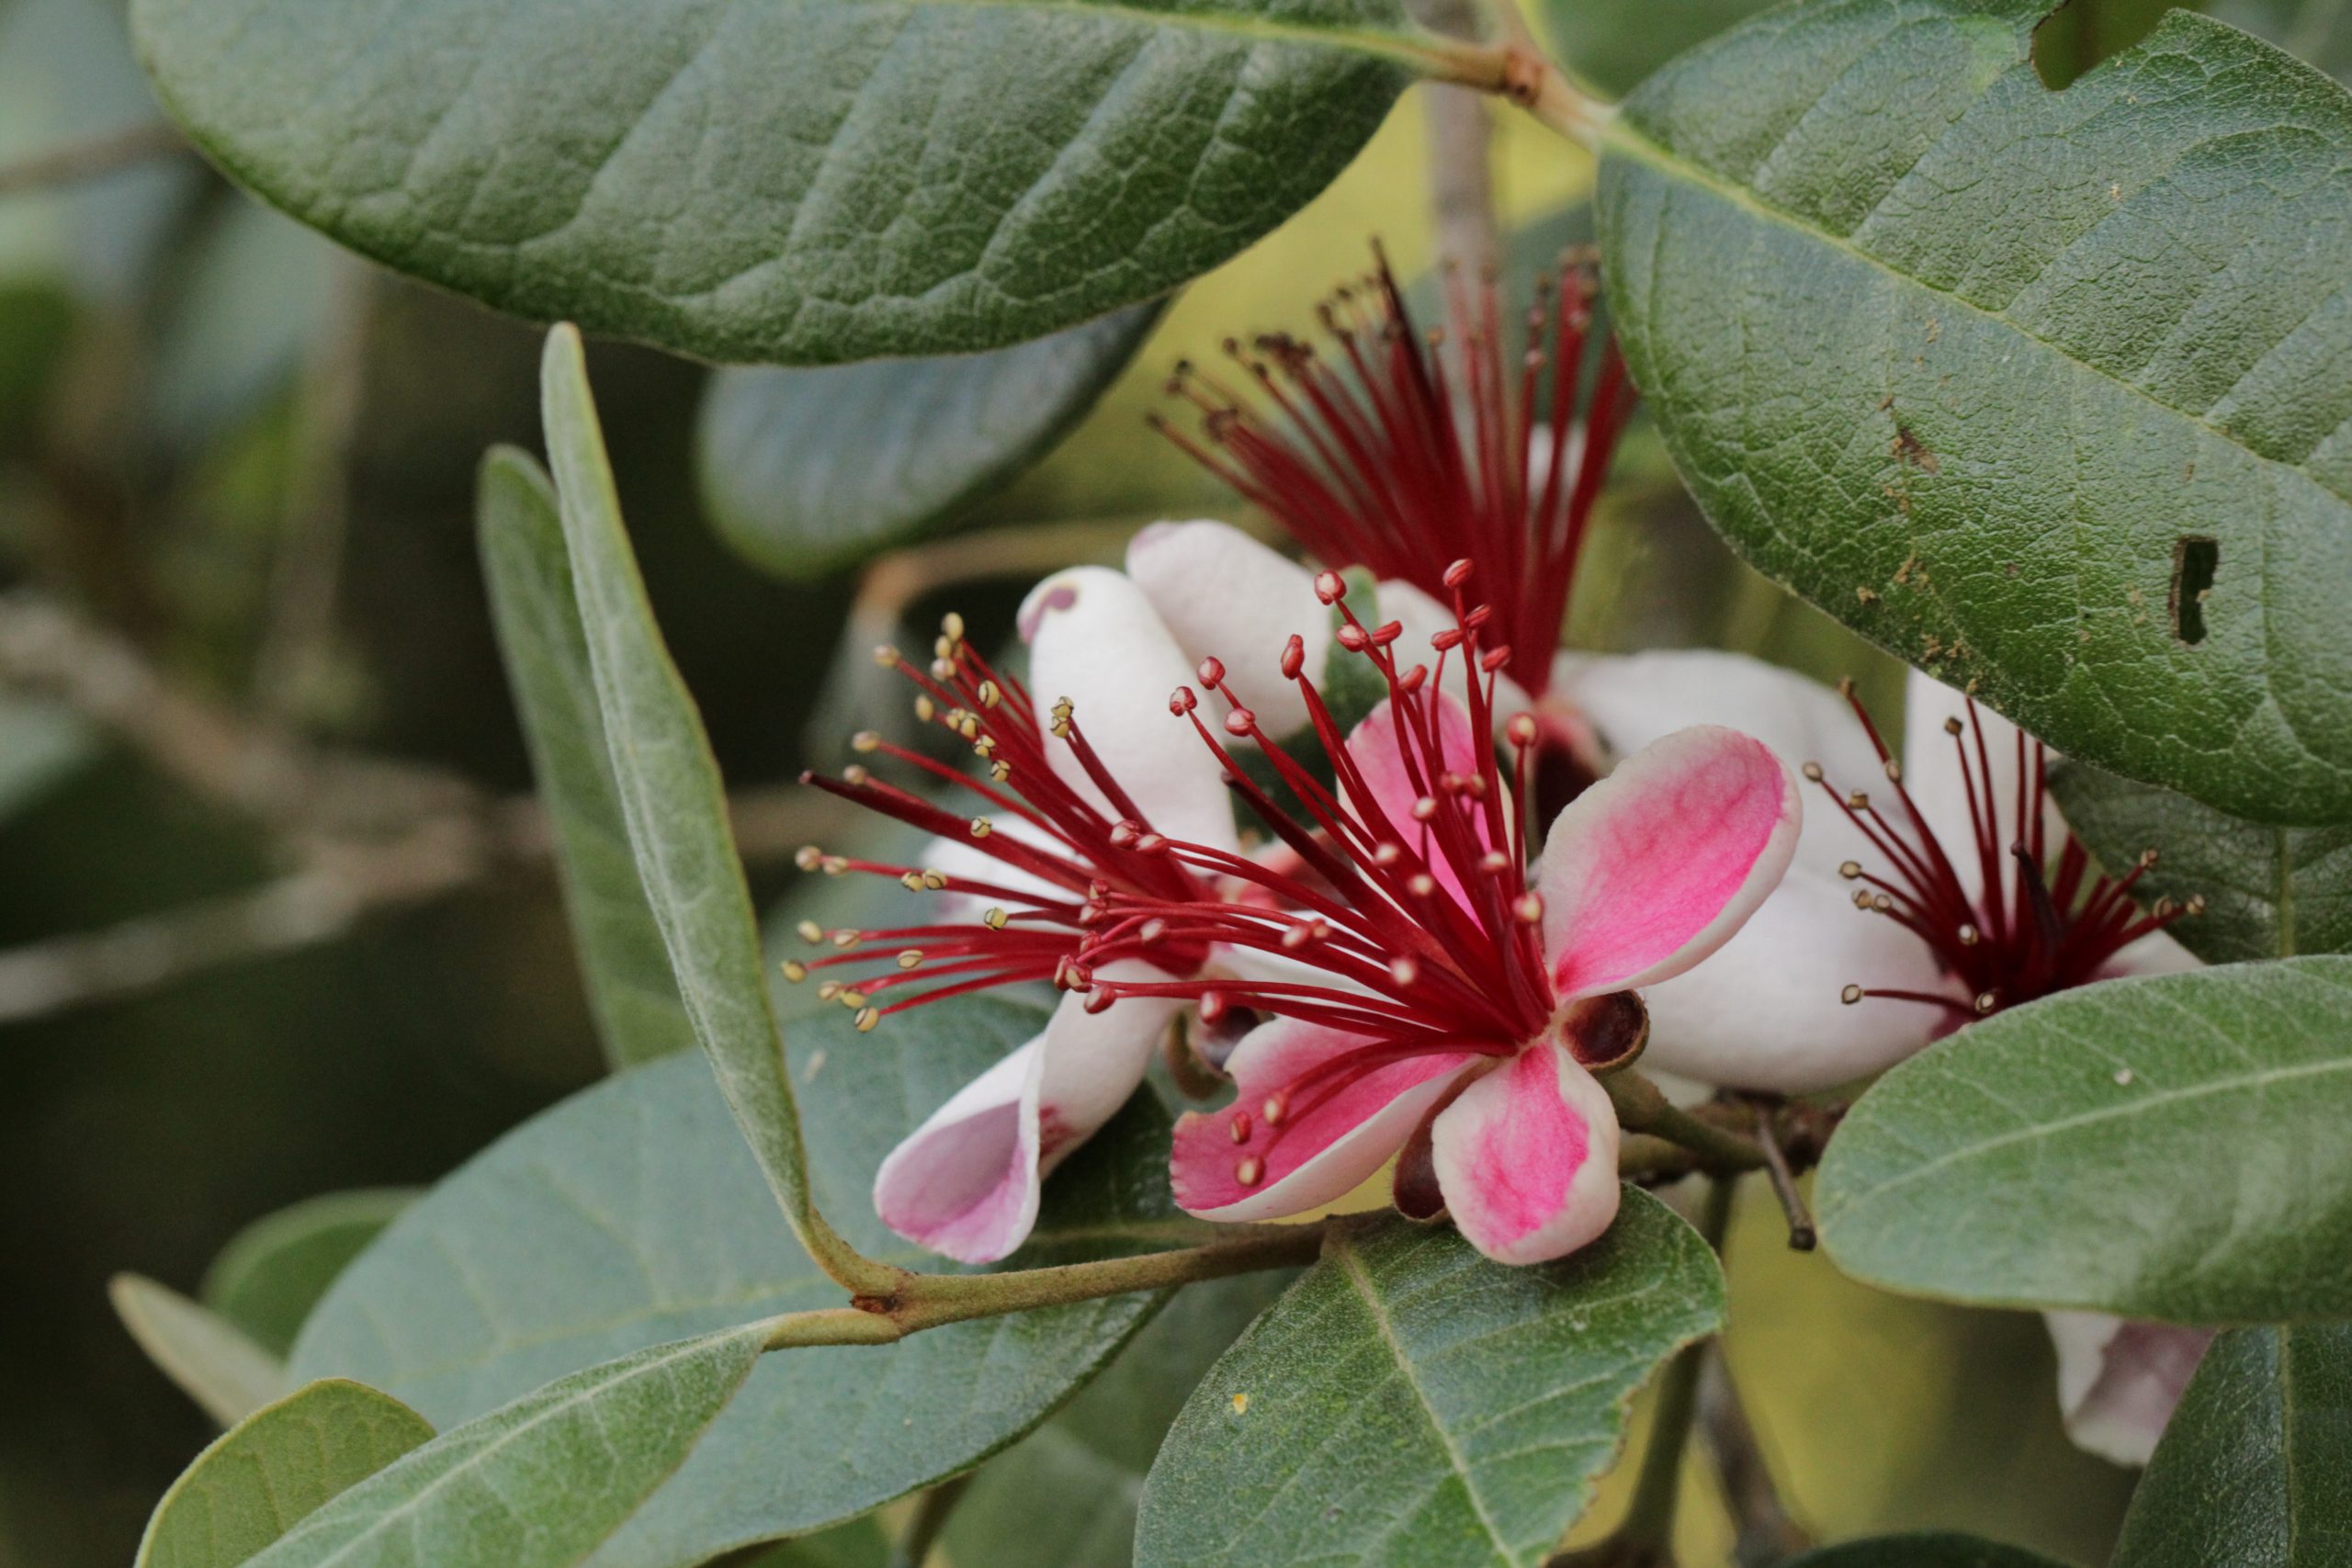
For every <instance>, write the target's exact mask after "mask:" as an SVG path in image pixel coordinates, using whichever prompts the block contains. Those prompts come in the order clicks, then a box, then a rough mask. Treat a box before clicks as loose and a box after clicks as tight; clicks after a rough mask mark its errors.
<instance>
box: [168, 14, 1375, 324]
mask: <svg viewBox="0 0 2352 1568" xmlns="http://www.w3.org/2000/svg"><path fill="white" fill-rule="evenodd" d="M133 25H134V28H135V30H136V32H137V35H138V39H139V45H140V49H141V54H142V55H143V57H144V59H145V61H146V62H147V66H148V69H149V71H150V73H152V74H153V78H154V81H155V85H156V89H157V92H158V95H159V96H161V97H162V99H163V101H164V107H166V108H168V109H169V110H170V111H171V112H172V113H173V115H174V116H175V118H177V119H178V120H179V121H180V123H181V124H182V125H184V126H185V127H187V130H188V131H189V132H190V134H191V135H192V136H194V137H195V138H196V139H197V140H198V141H199V142H200V143H201V144H202V145H203V147H204V148H205V150H206V151H207V152H209V153H210V155H211V156H212V157H213V158H214V160H215V161H217V162H218V163H219V164H220V165H221V167H223V168H224V169H226V170H227V171H228V172H229V173H231V174H232V175H234V176H235V177H236V178H237V179H239V180H240V181H242V182H243V184H245V185H246V186H249V187H250V188H251V189H253V190H254V192H255V193H256V194H258V195H260V196H261V197H263V198H264V199H266V200H267V201H269V202H271V203H272V204H274V205H275V206H277V207H278V208H280V209H284V210H285V211H288V212H289V213H291V214H293V215H294V216H295V217H297V218H300V219H301V220H303V221H305V222H308V223H311V224H312V225H314V226H315V227H317V228H320V229H322V230H324V231H326V232H327V233H328V234H330V235H332V236H333V237H334V238H335V239H336V240H339V241H341V242H342V243H345V244H346V245H349V246H350V247H352V248H353V249H354V250H356V251H359V252H361V253H362V254H367V255H370V256H373V257H375V258H376V259H377V260H379V261H382V262H384V263H386V264H388V265H391V266H395V267H398V268H401V270H403V271H406V272H410V273H413V274H415V275H417V276H421V277H424V278H428V279H430V280H431V281H433V282H435V283H438V284H441V285H443V286H444V287H447V288H454V289H457V290H458V292H460V293H464V294H470V295H472V296H473V297H475V298H476V299H481V300H484V301H485V302H487V303H489V304H491V305H493V306H496V307H498V308H499V309H501V310H509V311H513V312H515V313H516V314H518V315H522V316H526V317H529V318H532V319H535V320H539V321H548V320H554V319H559V318H562V319H570V320H574V321H580V322H582V324H584V325H586V326H588V327H590V328H592V329H594V330H595V331H598V332H608V333H623V334H626V335H628V336H632V337H638V338H643V339H646V340H648V341H650V342H653V343H657V344H662V346H664V347H667V348H672V349H675V350H678V351H681V352H684V353H687V354H692V355H697V356H699V357H703V358H707V359H713V360H718V361H722V362H743V361H772V362H782V363H789V364H832V363H838V362H840V361H843V360H851V359H864V358H872V357H876V356H881V355H925V354H949V353H969V352H974V351H978V350H981V349H989V348H1000V347H1002V346H1004V345H1006V344H1012V343H1018V342H1021V341H1023V340H1024V339H1027V338H1033V337H1036V336H1039V335H1041V334H1043V333H1049V332H1053V331H1056V330H1058V329H1060V328H1062V327H1067V326H1070V325H1072V324H1074V323H1076V322H1079V321H1086V320H1088V319H1090V318H1091V317H1094V316H1097V315H1100V314H1102V313H1103V312H1104V311H1106V310H1114V309H1115V308H1117V307H1119V306H1123V305H1128V304H1132V303H1135V302H1136V301H1138V300H1143V299H1152V298H1154V297H1156V296H1158V295H1159V294H1162V293H1165V292H1166V291H1167V290H1168V289H1170V288H1173V287H1174V286H1176V285H1177V284H1180V283H1182V282H1183V281H1184V280H1185V279H1187V278H1189V277H1192V276H1194V275H1196V274H1198V273H1201V272H1204V271H1206V270H1207V269H1208V268H1210V267H1212V266H1215V265H1216V264H1218V263H1219V262H1222V261H1224V260H1225V259H1226V258H1227V257H1228V256H1231V255H1233V254H1236V253H1237V252H1238V251H1240V250H1241V249H1242V248H1243V247H1244V246H1246V245H1248V244H1249V243H1250V242H1251V241H1252V240H1255V239H1256V238H1258V236H1260V235H1261V234H1263V233H1264V232H1266V231H1268V230H1270V229H1272V227H1273V226H1274V225H1275V224H1276V223H1278V222H1280V221H1281V220H1283V219H1284V218H1286V217H1288V216H1289V215H1290V214H1291V213H1292V212H1293V211H1295V209H1298V208H1299V207H1300V206H1302V205H1304V204H1305V203H1306V201H1307V200H1308V198H1310V197H1313V196H1314V195H1315V194H1316V193H1317V192H1318V191H1320V190H1321V189H1322V188H1323V187H1324V186H1325V185H1327V184H1328V183H1329V181H1330V180H1331V178H1332V176H1333V175H1337V174H1338V173H1339V172H1340V169H1341V168H1342V167H1343V166H1345V164H1347V162H1348V160H1349V159H1351V157H1353V156H1354V155H1355V152H1356V151H1357V150H1358V149H1359V148H1361V147H1362V146H1363V143H1364V141H1365V140H1366V139H1367V138H1369V137H1370V136H1371V134H1372V132H1373V130H1374V129H1375V128H1376V127H1377V126H1378V125H1379V123H1380V121H1381V118H1382V117H1383V116H1384V115H1385V113H1386V112H1387V110H1388V107H1389V106H1390V104H1391V103H1392V102H1393V101H1394V100H1395V98H1396V96H1397V93H1398V92H1399V91H1400V90H1401V89H1402V87H1403V85H1404V84H1405V82H1406V81H1407V79H1408V66H1409V64H1410V63H1411V62H1415V61H1417V60H1418V59H1419V55H1418V52H1417V49H1416V45H1415V44H1414V43H1413V41H1412V39H1411V37H1410V34H1409V30H1408V28H1407V26H1406V24H1405V23H1404V20H1403V17H1402V14H1401V12H1400V11H1399V10H1398V8H1397V5H1396V4H1395V0H1145V3H1142V4H1133V3H1129V4H1111V3H1106V0H984V3H981V4H972V3H970V0H790V3H788V4H766V5H757V6H735V5H729V4H726V3H724V0H638V3H635V4H629V5H582V4H577V3H575V0H400V3H398V4H393V3H389V0H139V3H138V4H137V5H136V6H134V7H133Z"/></svg>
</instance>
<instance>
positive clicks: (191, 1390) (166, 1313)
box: [107, 1274, 291, 1427]
mask: <svg viewBox="0 0 2352 1568" xmlns="http://www.w3.org/2000/svg"><path fill="white" fill-rule="evenodd" d="M107 1295H108V1296H110V1297H111V1298H112V1299H113V1301H114V1310H115V1314H116V1315H117V1316H118V1317H119V1318H121V1319H122V1325H123V1327H125V1328H127V1329H129V1330H130V1337H132V1338H133V1339H135V1340H137V1341H138V1342H139V1348H141V1350H144V1351H146V1352H147V1359H149V1360H151V1361H153V1362H154V1363H155V1365H156V1366H157V1367H158V1368H160V1369H161V1370H162V1371H163V1373H164V1376H165V1377H167V1378H169V1379H171V1380H172V1381H173V1382H175V1383H177V1384H179V1386H180V1391H181V1392H182V1393H186V1394H187V1396H188V1397H189V1398H190V1399H193V1400H194V1401H196V1403H197V1404H198V1405H199V1406H201V1407H202V1408H203V1410H204V1413H205V1414H206V1415H208V1416H211V1417H212V1418H213V1419H214V1420H215V1421H218V1422H220V1425H222V1426H223V1427H233V1426H235V1425H236V1424H237V1423H238V1422H240V1421H242V1420H243V1419H244V1418H245V1417H246V1416H250V1415H252V1414H253V1413H254V1411H256V1410H259V1409H260V1408H261V1407H262V1406H263V1405H265V1404H269V1403H270V1402H272V1401H273V1400H276V1399H278V1398H280V1397H282V1396H283V1395H284V1394H285V1393H286V1391H287V1390H288V1388H289V1387H290V1386H291V1384H289V1383H288V1381H287V1377H286V1369H285V1368H284V1367H283V1366H281V1365H279V1363H278V1360H277V1357H275V1356H272V1355H271V1354H270V1353H269V1352H268V1351H266V1350H265V1349H263V1348H261V1347H260V1346H259V1345H256V1344H255V1343H254V1341H253V1339H252V1338H251V1337H249V1336H248V1335H247V1334H246V1333H245V1332H244V1330H243V1329H241V1328H239V1327H238V1326H237V1325H235V1324H233V1323H231V1322H230V1321H229V1320H228V1319H226V1318H224V1317H221V1316H220V1315H219V1314H215V1313H213V1312H212V1311H211V1310H209V1308H206V1307H201V1306H198V1304H197V1303H194V1302H192V1301H190V1300H188V1299H187V1297H186V1296H184V1295H181V1294H180V1293H179V1292H177V1291H175V1290H172V1289H171V1288H170V1287H168V1286H165V1285H159V1284H157V1283H156V1282H155V1281H154V1280H150V1279H147V1278H145V1277H144V1276H142V1275H138V1274H118V1275H116V1276H115V1277H114V1280H113V1281H112V1283H110V1284H109V1285H108V1286H107Z"/></svg>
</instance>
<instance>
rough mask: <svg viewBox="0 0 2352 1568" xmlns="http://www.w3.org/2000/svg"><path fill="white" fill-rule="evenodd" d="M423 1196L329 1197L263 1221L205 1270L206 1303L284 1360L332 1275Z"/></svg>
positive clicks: (385, 1190)
mask: <svg viewBox="0 0 2352 1568" xmlns="http://www.w3.org/2000/svg"><path fill="white" fill-rule="evenodd" d="M421 1190H422V1189H420V1188H414V1187H369V1188H361V1189H357V1190H353V1191H349V1192H329V1193H325V1194H322V1196H320V1197H317V1198H311V1199H307V1200H305V1201H302V1202H300V1203H296V1204H293V1205H292V1206H290V1207H288V1208H284V1209H280V1210H278V1211H277V1213H274V1214H266V1215H264V1216H263V1217H262V1218H260V1219H258V1220H255V1221H254V1223H253V1224H249V1225H247V1226H246V1227H245V1228H244V1229H243V1230H241V1231H239V1232H238V1233H237V1234H236V1235H233V1236H232V1237H230V1238H229V1245H228V1246H226V1247H222V1248H221V1249H220V1255H219V1256H218V1257H216V1258H213V1260H212V1267H211V1268H209V1269H206V1270H205V1272H204V1290H203V1292H202V1294H203V1298H204V1304H205V1305H206V1306H208V1307H209V1308H210V1309H211V1310H212V1311H214V1312H216V1313H218V1314H220V1315H221V1316H222V1317H224V1318H226V1319H228V1320H229V1321H230V1322H231V1323H232V1324H234V1325H237V1326H238V1327H239V1328H241V1329H243V1330H244V1332H245V1333H246V1334H247V1335H248V1336H250V1337H252V1339H253V1341H254V1344H256V1345H258V1346H260V1347H261V1348H263V1349H265V1350H266V1351H268V1352H269V1353H270V1354H271V1355H273V1356H278V1357H283V1356H284V1355H285V1354H286V1353H287V1352H288V1351H289V1350H291V1349H292V1348H294V1337H295V1336H296V1335H297V1334H299V1333H300V1332H301V1328H302V1320H303V1319H305V1318H307V1317H309V1316H310V1315H311V1308H312V1307H315V1306H317V1305H318V1304H319V1298H320V1297H321V1296H323V1295H325V1294H326V1293H327V1287H328V1286H330V1285H332V1284H334V1281H335V1276H337V1275H339V1274H341V1273H342V1272H343V1270H344V1269H345V1267H347V1266H348V1265H349V1264H350V1262H351V1260H352V1259H353V1258H356V1257H358V1256H359V1254H360V1253H361V1251H363V1250H364V1249H365V1248H366V1247H367V1246H368V1243H369V1242H371V1241H373V1240H375V1239H376V1237H377V1235H379V1233H380V1232H381V1231H382V1230H383V1228H384V1227H385V1226H386V1225H388V1224H391V1222H392V1217H393V1216H394V1215H395V1214H398V1213H400V1212H401V1210H402V1209H405V1208H407V1207H408V1206H409V1205H410V1204H411V1203H413V1202H415V1201H416V1198H417V1194H418V1193H419V1192H420V1191H421Z"/></svg>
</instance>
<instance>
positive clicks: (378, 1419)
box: [132, 1379, 433, 1568]
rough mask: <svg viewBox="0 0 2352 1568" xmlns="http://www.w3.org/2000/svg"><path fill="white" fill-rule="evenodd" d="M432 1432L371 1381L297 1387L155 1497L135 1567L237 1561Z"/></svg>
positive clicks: (232, 1564)
mask: <svg viewBox="0 0 2352 1568" xmlns="http://www.w3.org/2000/svg"><path fill="white" fill-rule="evenodd" d="M432 1438H433V1428H432V1427H429V1426H427V1425H426V1424H425V1421H424V1417H423V1416H419V1415H418V1414H417V1413H416V1412H415V1411H413V1410H411V1409H410V1408H409V1407H408V1406H407V1405H405V1404H401V1402H400V1401H399V1400H397V1399H394V1398H392V1397H391V1396H390V1394H386V1393H378V1392H377V1391H376V1390H374V1389H372V1388H369V1387H368V1386H367V1385H366V1384H364V1383H356V1382H345V1381H344V1380H341V1379H329V1380H327V1381H325V1382H314V1383H311V1384H310V1385H308V1386H307V1387H304V1388H300V1389H297V1390H296V1391H295V1392H294V1393H290V1394H288V1395H287V1396H286V1397H285V1398H284V1399H281V1400H279V1401H278V1402H277V1404H268V1405H264V1406H263V1407H262V1408H261V1409H259V1410H256V1411H254V1413H253V1414H252V1415H251V1416H246V1417H245V1418H244V1419H243V1420H242V1421H240V1422H238V1423H237V1424H236V1425H235V1426H234V1427H231V1428H230V1429H229V1430H228V1431H226V1432H223V1433H222V1434H221V1435H220V1437H219V1438H216V1439H214V1441H213V1443H212V1446H211V1447H209V1448H208V1449H206V1450H204V1451H203V1452H202V1453H200V1454H198V1455H197V1456H196V1462H195V1463H194V1464H191V1465H189V1466H188V1468H187V1471H186V1472H183V1473H182V1474H181V1476H180V1478H179V1479H178V1480H177V1481H175V1482H173V1483H172V1485H171V1490H169V1491H167V1492H165V1493H164V1499H163V1501H162V1502H160V1503H158V1504H156V1505H155V1512H154V1515H153V1517H151V1518H150V1519H149V1520H148V1521H147V1533H146V1535H145V1536H144V1537H143V1538H141V1540H140V1542H139V1560H138V1562H135V1563H134V1564H132V1568H236V1565H237V1564H239V1563H242V1562H245V1561H246V1560H247V1559H249V1558H251V1557H253V1556H254V1555H255V1554H256V1553H258V1552H259V1551H261V1550H262V1549H263V1548H264V1547H266V1546H268V1545H269V1544H271V1543H272V1542H273V1541H275V1540H277V1539H278V1538H279V1537H280V1536H282V1535H284V1534H285V1533H286V1532H287V1531H288V1530H289V1529H293V1528H294V1526H295V1525H296V1524H298V1523H300V1521H301V1520H302V1519H304V1518H306V1517H309V1516H310V1515H311V1513H313V1512H315V1511H316V1510H317V1509H318V1508H319V1507H320V1506H322V1505H323V1504H324V1503H326V1502H327V1500H328V1499H330V1498H332V1497H334V1496H335V1495H338V1494H340V1493H342V1492H343V1491H345V1489H347V1488H349V1487H352V1486H355V1485H356V1484H358V1483H360V1482H362V1481H365V1480H366V1479H367V1478H368V1477H369V1476H371V1475H373V1474H375V1473H376V1472H378V1471H379V1470H381V1469H383V1468H384V1467H385V1466H386V1465H388V1464H390V1463H391V1462H392V1461H394V1460H396V1459H398V1458H400V1457H401V1455H402V1454H405V1453H407V1452H409V1451H410V1450H413V1449H415V1448H418V1447H420V1446H422V1445H423V1444H424V1443H427V1442H430V1441H431V1440H432Z"/></svg>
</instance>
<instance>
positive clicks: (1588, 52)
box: [1544, 0, 1773, 98]
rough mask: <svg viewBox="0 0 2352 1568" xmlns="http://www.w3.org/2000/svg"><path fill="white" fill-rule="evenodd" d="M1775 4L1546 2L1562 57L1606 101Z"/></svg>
mask: <svg viewBox="0 0 2352 1568" xmlns="http://www.w3.org/2000/svg"><path fill="white" fill-rule="evenodd" d="M1771 4H1773V0H1677V3H1676V4H1674V5H1672V6H1652V5H1645V4H1644V3H1643V0H1544V22H1545V24H1546V25H1547V26H1548V28H1550V31H1551V34H1552V39H1553V41H1554V42H1555V43H1556V44H1558V45H1559V50H1560V58H1561V59H1562V61H1563V62H1566V65H1567V68H1568V69H1569V70H1570V71H1572V72H1574V73H1576V74H1577V76H1578V77H1579V78H1581V79H1582V80H1583V81H1585V82H1588V83H1589V84H1591V85H1593V86H1594V87H1596V88H1598V89H1599V90H1600V92H1601V93H1602V94H1603V95H1604V96H1608V97H1612V98H1622V97H1623V96H1625V95H1626V94H1627V93H1629V92H1631V91H1633V89H1634V85H1636V84H1637V83H1639V82H1640V81H1641V80H1642V79H1643V78H1644V77H1645V76H1647V75H1648V74H1649V73H1651V72H1653V71H1656V70H1657V68H1658V67H1659V66H1661V65H1663V64H1665V63H1666V62H1668V61H1669V60H1671V59H1673V58H1674V57H1675V56H1676V55H1678V54H1680V53H1681V52H1682V51H1685V50H1688V49H1692V48H1695V47H1696V46H1698V45H1699V44H1702V43H1704V42H1706V41H1707V39H1711V38H1713V37H1714V36H1715V35H1716V34H1717V33H1719V32H1722V31H1723V30H1724V28H1728V27H1730V26H1731V25H1732V24H1734V23H1735V22H1742V21H1745V20H1747V18H1748V17H1752V16H1754V15H1756V13H1757V12H1758V11H1761V10H1763V9H1765V8H1766V7H1767V6H1770V5H1771Z"/></svg>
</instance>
